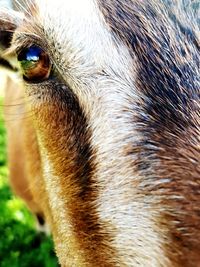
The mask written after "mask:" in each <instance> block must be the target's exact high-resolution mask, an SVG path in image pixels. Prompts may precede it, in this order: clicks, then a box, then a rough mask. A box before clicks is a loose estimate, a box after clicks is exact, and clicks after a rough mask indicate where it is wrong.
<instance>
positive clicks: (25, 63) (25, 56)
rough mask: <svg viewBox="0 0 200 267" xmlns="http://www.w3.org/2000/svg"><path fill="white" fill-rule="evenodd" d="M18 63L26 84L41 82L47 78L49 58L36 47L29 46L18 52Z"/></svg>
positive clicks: (49, 70)
mask: <svg viewBox="0 0 200 267" xmlns="http://www.w3.org/2000/svg"><path fill="white" fill-rule="evenodd" d="M17 58H18V61H19V63H20V65H21V69H22V73H23V78H24V80H26V81H28V82H41V81H44V80H46V79H48V78H49V76H50V73H51V62H50V59H49V56H48V54H47V53H46V52H44V51H43V50H42V49H41V48H40V47H38V46H31V47H28V48H25V49H23V50H21V51H20V53H19V54H18V57H17Z"/></svg>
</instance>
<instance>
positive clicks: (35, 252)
mask: <svg viewBox="0 0 200 267" xmlns="http://www.w3.org/2000/svg"><path fill="white" fill-rule="evenodd" d="M1 108H2V101H0V267H56V266H58V263H57V259H56V256H55V253H54V250H53V243H52V240H51V239H50V238H49V237H47V236H46V235H44V234H43V233H37V232H36V231H35V220H34V218H33V216H32V215H31V214H30V212H29V211H28V210H27V209H26V207H25V205H24V203H23V202H22V201H21V200H20V199H18V198H17V197H15V196H13V195H12V193H11V191H10V188H9V186H8V180H7V177H8V169H7V166H6V153H5V151H6V132H5V128H4V124H3V119H2V112H1Z"/></svg>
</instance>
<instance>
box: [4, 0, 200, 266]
mask: <svg viewBox="0 0 200 267" xmlns="http://www.w3.org/2000/svg"><path fill="white" fill-rule="evenodd" d="M196 4H197V3H196ZM198 12H199V11H198V9H197V6H195V3H194V2H190V1H148V0H146V1H139V2H138V1H134V0H127V1H124V0H115V1H112V0H106V1H101V0H98V1H97V0H82V1H78V0H73V1H70V0H67V1H64V0H58V1H56V2H54V1H36V3H32V2H30V3H27V4H26V7H25V15H24V17H23V18H21V17H20V19H18V20H16V19H15V21H17V23H15V24H17V25H16V30H15V33H14V36H13V41H12V45H11V49H12V50H15V51H16V55H17V58H18V61H19V64H21V69H22V75H23V78H24V86H25V91H26V97H27V102H28V106H29V109H30V111H31V112H32V114H33V123H34V127H35V130H36V133H37V139H38V144H39V148H40V154H41V161H42V171H43V177H42V183H43V186H42V188H43V189H42V190H41V192H40V196H41V199H42V200H43V209H44V212H45V214H46V217H47V219H48V221H49V223H50V225H51V228H52V232H53V236H54V240H55V245H56V251H57V254H58V257H59V260H60V263H61V265H62V266H200V256H199V249H200V241H199V240H200V231H199V230H200V212H199V211H200V210H199V203H200V196H199V190H200V180H199V174H200V169H199V158H200V150H199V142H200V141H199V90H200V86H199V85H200V78H199V64H200V62H199V21H198ZM5 16H6V17H7V20H8V18H9V20H11V21H13V19H14V18H15V15H11V16H9V15H8V14H7V13H6V12H4V13H3V15H2V17H3V18H5ZM3 21H4V24H5V19H3ZM12 23H13V22H12Z"/></svg>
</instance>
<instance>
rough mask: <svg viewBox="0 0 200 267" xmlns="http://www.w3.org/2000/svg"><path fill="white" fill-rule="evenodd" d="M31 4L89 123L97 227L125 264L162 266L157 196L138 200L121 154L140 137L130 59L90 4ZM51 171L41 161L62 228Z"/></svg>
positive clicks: (67, 0) (61, 0)
mask: <svg viewBox="0 0 200 267" xmlns="http://www.w3.org/2000/svg"><path fill="white" fill-rule="evenodd" d="M38 6H39V10H40V18H41V21H42V23H43V26H44V29H45V33H46V36H45V38H46V39H47V40H48V42H49V45H50V46H51V45H52V48H51V49H52V51H51V52H52V54H53V55H54V56H53V60H54V63H55V65H56V66H57V68H58V70H59V72H60V73H61V75H62V76H63V78H64V79H65V81H66V82H67V84H68V85H69V86H70V88H71V89H72V90H73V91H74V93H75V94H76V95H77V96H78V98H79V101H80V103H81V105H82V107H83V109H84V110H85V112H86V114H87V118H89V126H90V128H91V129H92V140H91V143H92V147H94V148H96V150H97V155H96V156H97V159H96V160H97V162H98V169H97V173H96V181H97V184H98V187H99V190H100V194H99V198H98V199H97V201H96V204H97V209H98V213H99V216H100V220H101V222H109V225H111V226H110V229H107V231H109V230H110V231H112V234H113V235H114V240H113V244H112V245H113V246H114V247H115V248H116V249H117V250H118V251H117V253H118V255H119V257H120V260H121V262H122V263H124V264H125V263H127V264H128V266H144V267H146V266H152V267H157V266H168V264H169V262H168V261H167V259H166V257H165V255H164V252H163V251H164V249H163V243H164V240H162V236H163V233H162V232H161V231H159V229H158V226H156V221H155V220H156V218H158V216H159V212H157V211H156V209H155V206H153V205H152V204H151V203H156V197H155V198H154V197H150V196H143V195H140V191H139V189H138V187H137V186H138V184H139V183H140V182H141V181H142V179H144V177H137V176H136V177H133V166H132V165H133V163H134V156H127V157H125V155H124V150H125V148H126V147H127V148H128V147H129V146H132V144H134V142H137V141H138V140H139V139H140V136H139V135H138V132H137V129H136V128H137V127H139V126H137V125H135V124H134V116H135V114H134V105H138V99H139V98H140V96H139V93H138V92H136V90H135V89H134V85H133V82H134V81H133V80H131V79H130V77H133V73H134V69H133V60H134V59H133V58H131V56H130V54H129V51H128V49H127V48H126V47H125V45H124V44H122V43H120V42H119V41H118V40H116V39H114V38H113V36H111V34H110V32H109V31H108V27H107V25H106V24H105V22H104V19H103V16H102V14H101V13H100V11H99V9H98V7H97V4H96V3H95V1H94V0H73V1H71V0H57V1H52V0H51V1H44V0H41V1H40V0H38ZM103 72H104V73H106V75H107V76H105V75H103ZM135 103H136V104H135ZM124 110H126V111H127V112H126V115H125V112H124ZM121 114H123V116H121ZM130 163H132V165H130ZM50 166H51V162H50V161H49V159H48V157H46V159H45V169H46V173H47V175H45V181H46V185H47V190H48V192H49V194H50V195H49V197H50V199H51V207H52V211H53V213H56V216H59V218H60V228H62V227H63V224H64V221H65V219H66V218H65V217H64V216H63V215H62V214H61V213H60V211H61V210H62V213H63V214H66V213H67V211H66V210H64V206H63V203H62V199H61V198H60V197H59V196H60V194H59V185H58V184H59V183H58V179H59V178H58V177H54V176H52V175H50V176H49V173H51V170H50V169H49V168H50ZM164 182H167V181H164ZM56 216H55V217H56ZM62 216H63V217H62ZM64 225H65V227H64V228H63V229H62V232H63V234H66V235H68V231H70V226H67V225H66V224H64ZM112 225H114V228H113V227H112ZM114 229H115V230H114ZM127 237H129V240H127ZM124 245H126V255H124ZM158 259H159V260H158Z"/></svg>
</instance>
